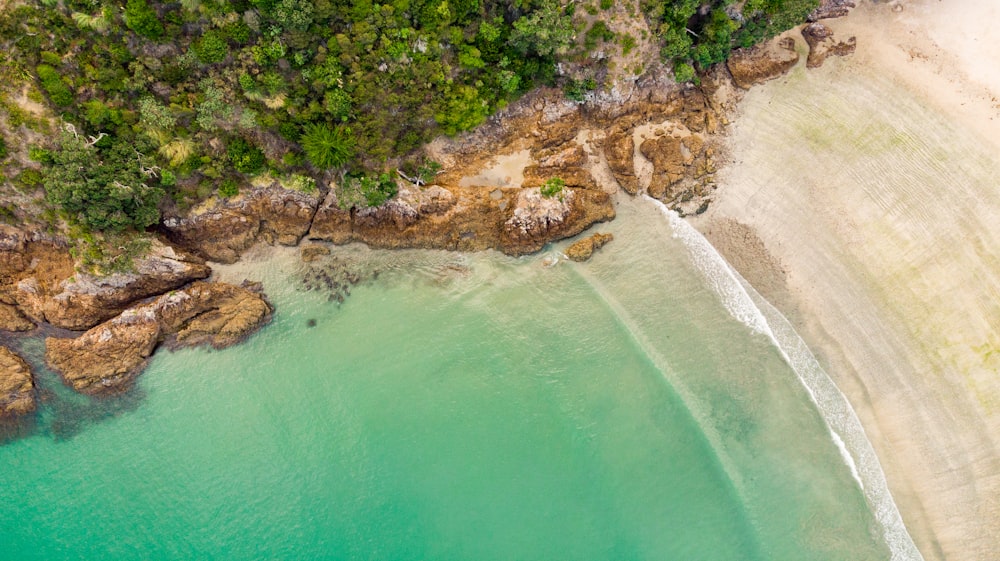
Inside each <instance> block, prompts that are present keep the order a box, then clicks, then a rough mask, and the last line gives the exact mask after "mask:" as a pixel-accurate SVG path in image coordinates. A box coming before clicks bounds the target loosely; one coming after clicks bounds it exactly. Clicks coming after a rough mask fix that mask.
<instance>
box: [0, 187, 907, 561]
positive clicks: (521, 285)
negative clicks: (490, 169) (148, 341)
mask: <svg viewBox="0 0 1000 561" xmlns="http://www.w3.org/2000/svg"><path fill="white" fill-rule="evenodd" d="M619 215H620V218H619V219H618V220H616V221H615V222H614V223H613V224H611V225H608V226H606V227H605V228H602V230H605V231H613V232H614V233H615V235H616V240H615V241H614V242H612V243H611V244H610V245H609V246H608V247H606V248H605V249H604V250H602V252H601V253H599V254H598V255H597V256H595V258H594V259H593V260H592V261H591V262H589V263H587V264H575V263H571V262H565V261H563V262H559V263H558V264H556V265H555V266H547V265H548V263H549V260H551V258H552V257H553V256H555V255H557V249H558V248H556V249H553V250H550V251H549V252H548V253H543V254H542V255H539V256H534V257H529V258H524V259H512V258H507V257H503V256H499V255H496V254H492V253H484V254H475V255H460V254H449V253H441V252H395V253H387V252H373V251H368V250H365V249H363V248H358V247H348V248H339V249H336V250H335V255H334V259H337V260H339V262H341V263H346V264H347V265H346V266H348V267H354V268H356V269H358V270H362V271H370V270H371V269H373V268H377V269H379V270H380V271H381V274H380V275H379V276H378V278H377V279H369V280H367V281H366V282H363V283H362V284H361V285H359V286H356V287H354V289H353V293H352V294H351V295H350V296H349V297H348V298H347V299H346V300H345V302H344V303H343V304H342V305H338V304H337V303H336V302H329V301H328V298H327V295H326V294H325V293H323V292H322V291H304V290H302V284H301V282H300V278H301V274H302V272H301V269H302V268H303V267H304V266H303V265H301V264H299V263H298V262H297V260H296V258H295V257H294V254H291V255H279V256H277V257H274V258H272V259H271V260H269V261H264V262H260V263H256V264H252V266H251V267H242V268H240V267H235V268H231V269H230V270H227V271H225V272H224V275H228V276H230V277H231V278H240V277H239V275H240V274H241V271H243V270H251V271H252V276H255V277H257V278H260V279H261V280H263V281H264V282H265V286H266V290H267V292H268V294H269V295H270V296H271V297H272V299H273V301H274V302H275V304H276V306H277V310H278V311H277V314H276V316H275V320H274V322H273V323H272V324H271V325H270V326H268V327H267V328H266V329H264V330H263V331H261V332H260V333H258V334H257V335H255V336H254V337H252V338H251V339H250V340H249V341H247V342H246V343H245V344H243V345H241V346H239V347H236V348H232V349H228V350H225V351H214V352H213V351H208V350H183V351H178V352H173V353H170V352H163V353H160V354H158V355H157V356H156V358H155V359H154V360H153V362H152V364H151V366H150V368H149V369H148V370H147V371H146V372H145V373H144V374H143V375H142V377H141V378H140V381H139V384H138V386H137V388H136V389H135V391H134V392H132V393H130V394H129V395H126V396H123V397H120V398H115V399H110V400H101V401H98V402H93V401H92V400H90V399H89V398H83V397H79V396H73V395H70V394H68V392H66V391H65V390H63V389H62V388H60V387H59V385H58V382H57V381H55V380H54V379H53V378H52V377H51V375H47V374H44V375H43V379H42V385H43V386H44V387H45V388H46V393H47V395H49V398H48V401H47V403H46V405H45V406H44V407H43V409H42V411H41V412H40V414H39V416H38V418H37V420H36V422H35V424H34V425H33V426H32V427H31V428H30V430H27V432H28V433H29V434H27V435H26V436H24V437H22V438H18V439H11V440H8V442H7V443H6V444H5V445H3V446H0V557H2V558H3V559H11V560H33V559H39V560H41V559H45V560H53V559H87V560H103V559H219V560H222V559H233V560H244V559H300V560H304V559H392V560H405V559H414V560H416V559H456V560H492V559H497V560H501V559H503V560H508V559H509V560H528V559H538V560H555V559H560V560H570V559H580V560H607V559H623V560H624V559H630V560H631V559H635V560H640V559H642V560H647V559H649V560H653V559H655V560H706V561H707V560H727V561H728V560H743V559H746V560H758V559H759V560H783V559H787V560H803V559H809V560H834V559H837V560H854V561H856V560H876V559H889V557H890V552H889V549H888V547H887V546H886V544H885V543H884V542H883V540H882V538H881V537H880V536H881V535H882V532H883V530H882V528H880V527H879V524H878V523H877V522H876V520H875V518H874V516H873V515H872V513H871V509H870V507H869V505H868V503H867V502H866V500H865V497H864V495H863V494H862V492H861V489H860V488H859V486H858V484H857V482H856V481H855V480H854V477H853V476H852V474H851V470H850V469H849V468H848V466H847V465H846V464H845V462H844V461H843V458H842V457H841V454H840V452H839V451H838V448H837V446H836V445H835V443H834V442H833V441H832V440H831V438H830V433H829V431H828V429H827V428H826V425H825V424H824V422H823V419H822V418H821V416H820V414H819V413H818V412H817V409H816V407H815V406H814V405H813V402H812V401H811V400H810V398H809V396H808V394H807V392H806V391H805V389H804V388H803V386H802V385H801V384H800V383H799V382H798V379H797V378H796V376H795V373H794V372H793V371H792V370H791V369H790V368H789V367H788V365H787V364H786V363H785V361H784V360H783V358H782V356H781V354H780V353H779V351H778V350H777V349H776V348H775V347H774V346H773V345H772V344H771V342H770V340H769V339H768V338H767V337H764V336H762V335H760V334H755V333H754V332H753V331H751V330H750V329H748V328H747V326H746V325H744V324H743V323H741V322H740V321H737V320H736V319H734V318H733V316H732V315H731V314H730V313H729V311H727V309H726V307H725V306H723V304H722V303H721V302H720V300H719V297H718V296H717V295H716V293H715V292H713V291H712V290H710V289H709V287H708V286H706V283H705V279H704V276H703V275H702V274H701V273H699V271H698V270H697V269H696V268H695V266H694V265H693V264H692V261H691V258H690V256H689V254H688V251H687V250H686V249H685V247H684V246H683V244H681V243H680V242H679V241H678V240H676V239H674V238H673V237H672V235H673V232H672V230H671V228H670V226H669V224H667V222H666V221H664V220H663V219H662V216H660V215H659V213H658V211H657V210H656V209H655V208H654V207H652V206H651V205H644V204H643V203H642V202H641V201H623V202H622V204H621V207H620V212H619ZM310 320H314V321H315V326H313V327H310ZM38 351H39V347H38V345H37V343H31V344H29V345H28V348H27V349H26V352H28V354H34V355H36V356H37V354H38Z"/></svg>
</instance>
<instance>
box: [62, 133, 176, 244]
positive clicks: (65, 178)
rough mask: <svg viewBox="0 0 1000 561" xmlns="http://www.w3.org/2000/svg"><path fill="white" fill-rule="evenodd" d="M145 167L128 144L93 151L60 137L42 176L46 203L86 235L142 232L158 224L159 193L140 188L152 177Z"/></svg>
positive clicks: (73, 137)
mask: <svg viewBox="0 0 1000 561" xmlns="http://www.w3.org/2000/svg"><path fill="white" fill-rule="evenodd" d="M146 165H147V163H146V158H145V156H143V154H142V153H141V152H139V151H137V150H136V149H135V148H134V147H133V145H132V144H131V143H130V142H126V141H123V140H116V141H114V142H113V143H112V144H111V146H110V147H108V148H107V149H99V148H97V147H95V146H92V145H90V144H88V143H86V142H84V141H83V140H81V139H80V138H77V136H76V135H75V134H72V133H68V132H64V133H63V134H62V136H61V137H60V140H59V146H58V148H57V149H56V150H55V151H54V152H52V163H51V164H49V165H47V166H46V167H45V169H44V171H43V179H42V185H44V187H45V194H46V200H48V202H50V203H52V204H54V205H56V206H58V207H59V208H60V209H61V210H62V211H63V212H64V213H65V216H66V219H67V220H68V221H69V222H71V223H74V224H79V225H81V226H83V227H85V228H87V229H89V230H106V231H111V232H121V231H124V230H128V229H136V230H142V229H144V228H146V227H147V226H150V225H152V224H155V223H156V222H157V221H158V220H159V218H160V212H159V210H158V208H157V205H158V204H159V202H160V199H161V198H163V190H162V189H160V188H159V187H151V186H149V185H147V184H146V181H147V179H148V178H149V177H151V176H152V175H153V174H154V173H155V170H152V169H149V168H147V167H146Z"/></svg>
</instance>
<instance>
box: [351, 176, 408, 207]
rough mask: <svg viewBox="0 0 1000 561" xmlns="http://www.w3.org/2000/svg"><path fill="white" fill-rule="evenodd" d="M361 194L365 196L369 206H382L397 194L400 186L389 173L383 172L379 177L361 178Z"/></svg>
mask: <svg viewBox="0 0 1000 561" xmlns="http://www.w3.org/2000/svg"><path fill="white" fill-rule="evenodd" d="M359 183H360V188H361V195H362V196H363V197H364V198H365V204H367V205H368V206H370V207H372V206H381V205H383V204H385V202H386V201H388V200H389V199H391V198H393V197H395V196H396V193H397V192H398V191H399V187H398V186H397V185H396V182H395V181H394V180H393V179H392V176H390V175H389V174H388V173H383V174H381V175H379V176H378V177H377V178H373V177H368V176H364V177H362V178H361V179H360V182H359Z"/></svg>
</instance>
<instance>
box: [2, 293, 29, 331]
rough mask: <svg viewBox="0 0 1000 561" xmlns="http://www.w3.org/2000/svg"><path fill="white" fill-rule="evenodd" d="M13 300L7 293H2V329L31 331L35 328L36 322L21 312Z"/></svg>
mask: <svg viewBox="0 0 1000 561" xmlns="http://www.w3.org/2000/svg"><path fill="white" fill-rule="evenodd" d="M4 300H7V301H4ZM13 300H14V299H13V298H11V297H9V296H7V295H0V329H2V330H4V331H30V330H32V329H34V328H35V324H34V323H33V322H32V321H31V320H29V319H28V318H27V317H25V315H24V314H23V313H21V310H19V309H18V308H17V305H16V304H15V303H14V301H13Z"/></svg>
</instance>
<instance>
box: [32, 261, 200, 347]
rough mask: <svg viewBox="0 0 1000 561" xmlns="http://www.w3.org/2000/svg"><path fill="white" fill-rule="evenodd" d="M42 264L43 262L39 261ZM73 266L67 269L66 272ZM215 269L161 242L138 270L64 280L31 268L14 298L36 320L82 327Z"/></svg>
mask: <svg viewBox="0 0 1000 561" xmlns="http://www.w3.org/2000/svg"><path fill="white" fill-rule="evenodd" d="M39 266H40V265H39ZM67 272H70V271H65V270H63V271H62V273H61V274H66V273H67ZM210 273H211V269H209V268H208V267H207V266H206V265H205V264H204V262H203V261H202V260H201V259H199V258H196V257H194V256H192V255H189V254H186V253H184V252H182V251H178V250H175V249H174V248H172V247H170V246H168V245H165V244H163V243H160V242H154V243H153V247H152V249H151V251H150V253H149V254H148V255H147V256H145V257H143V258H141V259H138V260H136V264H135V272H131V273H114V274H111V275H107V276H102V277H96V276H93V275H88V274H83V273H79V274H72V273H71V272H70V274H69V275H67V276H66V277H63V278H62V279H60V280H59V281H58V282H56V281H55V279H54V278H53V275H51V274H48V273H46V272H45V271H41V270H35V271H30V272H29V274H30V276H26V277H25V278H23V279H21V280H20V281H18V283H17V286H16V289H15V292H14V298H15V299H16V300H17V302H18V304H20V306H21V309H22V310H23V311H24V312H25V313H26V314H27V315H28V317H30V318H31V319H33V320H35V321H47V322H49V323H51V324H52V325H54V326H56V327H62V328H64V329H74V330H82V329H87V328H90V327H93V326H94V325H97V324H98V323H100V322H101V321H104V320H106V319H108V318H111V317H114V316H115V315H117V314H119V313H121V312H122V310H124V309H125V308H127V307H128V306H129V305H131V304H132V303H133V302H136V301H138V300H141V299H143V298H148V297H150V296H155V295H157V294H161V293H163V292H165V291H167V290H171V289H174V288H177V287H179V286H183V285H185V284H187V283H189V282H191V281H192V280H195V279H202V278H205V277H207V276H208V275H209V274H210Z"/></svg>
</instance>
